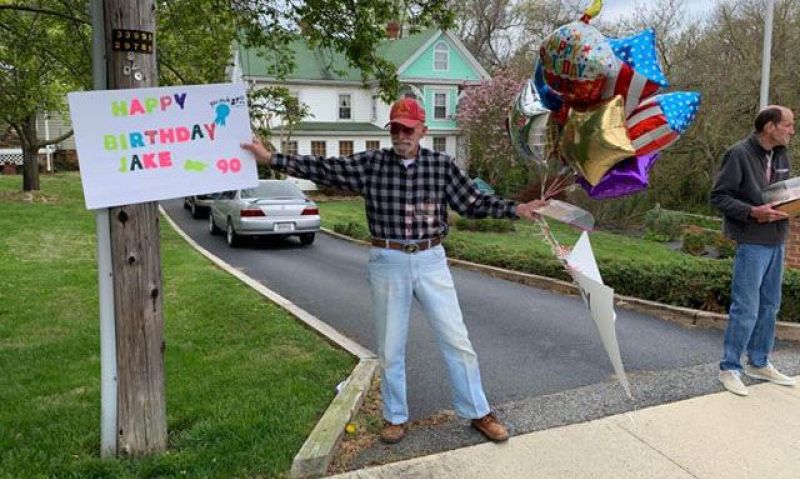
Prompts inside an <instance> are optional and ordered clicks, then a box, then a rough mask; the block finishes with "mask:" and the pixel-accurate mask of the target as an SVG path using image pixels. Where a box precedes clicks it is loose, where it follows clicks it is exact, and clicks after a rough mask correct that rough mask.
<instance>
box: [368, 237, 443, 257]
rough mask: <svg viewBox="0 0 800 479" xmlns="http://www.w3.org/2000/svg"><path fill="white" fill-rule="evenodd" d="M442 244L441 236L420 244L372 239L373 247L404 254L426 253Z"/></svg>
mask: <svg viewBox="0 0 800 479" xmlns="http://www.w3.org/2000/svg"><path fill="white" fill-rule="evenodd" d="M440 244H442V238H441V236H437V237H436V238H433V239H429V240H423V241H420V242H418V243H400V242H399V241H391V240H383V239H377V238H372V246H376V247H378V248H388V249H394V250H397V251H402V252H404V253H417V252H419V251H425V250H426V249H430V248H433V247H434V246H439V245H440Z"/></svg>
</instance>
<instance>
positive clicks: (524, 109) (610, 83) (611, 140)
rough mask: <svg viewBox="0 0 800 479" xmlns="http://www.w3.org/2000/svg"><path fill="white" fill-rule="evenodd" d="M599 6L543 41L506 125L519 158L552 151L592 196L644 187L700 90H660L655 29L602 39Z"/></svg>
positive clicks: (662, 80)
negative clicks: (597, 25) (594, 20)
mask: <svg viewBox="0 0 800 479" xmlns="http://www.w3.org/2000/svg"><path fill="white" fill-rule="evenodd" d="M601 8H602V0H595V1H594V3H593V4H592V6H591V7H589V8H588V9H587V10H586V11H585V12H584V15H583V17H582V18H581V19H580V21H577V22H574V23H570V24H567V25H564V26H562V27H560V28H559V29H557V30H556V31H555V32H553V33H551V34H550V35H549V36H548V37H547V38H545V39H544V41H543V43H542V45H541V46H540V48H539V56H538V61H537V62H536V65H535V66H534V71H533V76H532V78H531V79H530V80H529V81H527V82H526V83H525V86H524V87H523V89H522V91H521V92H520V93H519V95H518V97H517V99H516V101H515V102H514V104H513V106H512V108H511V112H510V114H509V118H508V123H507V126H508V132H509V135H510V137H511V142H512V144H513V145H514V148H515V150H516V151H517V153H518V154H519V155H520V156H522V157H523V158H526V159H529V160H534V161H537V162H540V163H545V162H546V161H547V159H548V158H549V157H551V155H552V154H553V153H554V154H555V155H554V156H556V157H559V158H560V159H561V160H562V161H563V162H564V163H566V164H567V165H568V166H569V167H570V168H571V169H572V170H574V171H575V173H576V174H577V180H576V181H577V183H578V184H580V185H581V186H582V187H583V188H584V189H585V190H586V192H587V193H588V194H589V195H590V196H591V197H592V198H595V199H603V198H616V197H620V196H625V195H630V194H633V193H636V192H639V191H641V190H643V189H645V188H647V186H648V175H649V171H650V168H651V167H652V166H653V164H654V163H655V162H656V160H657V159H658V156H659V151H661V150H663V149H664V148H666V147H667V146H669V145H671V144H672V143H673V142H675V141H676V140H677V139H678V138H679V137H680V136H681V135H682V134H683V133H684V132H685V131H686V130H687V129H688V128H689V126H690V125H691V123H692V122H693V121H694V118H695V115H696V114H697V110H698V108H699V106H700V94H699V93H695V92H672V93H660V90H662V89H663V88H666V87H667V86H669V82H668V81H667V78H666V76H665V75H664V72H663V71H662V69H661V65H660V63H659V61H658V56H657V53H656V48H655V32H654V31H653V30H652V29H646V30H644V31H643V32H641V33H639V34H636V35H633V36H631V37H626V38H606V37H605V36H603V34H602V33H600V32H599V31H598V30H597V29H596V28H594V27H593V26H591V25H589V21H590V20H591V19H592V18H594V17H595V16H597V14H599V13H600V9H601ZM659 93H660V94H659Z"/></svg>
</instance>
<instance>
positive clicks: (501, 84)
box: [458, 70, 535, 194]
mask: <svg viewBox="0 0 800 479" xmlns="http://www.w3.org/2000/svg"><path fill="white" fill-rule="evenodd" d="M521 85H522V76H521V75H519V74H515V73H513V72H511V71H509V70H501V71H498V72H497V73H496V74H495V76H494V77H493V78H492V79H491V80H490V81H486V82H483V83H482V84H480V85H478V86H475V87H470V88H468V89H467V90H466V91H465V93H464V97H463V98H462V99H461V101H460V102H459V105H458V124H459V126H460V127H461V129H462V131H463V132H464V134H465V135H466V137H467V141H468V144H469V149H468V152H469V153H468V156H469V160H468V161H469V174H470V176H479V177H481V178H482V179H484V180H485V181H487V182H488V183H489V184H491V185H492V186H493V187H495V188H496V189H497V190H498V192H499V193H502V194H509V193H515V192H517V191H518V190H519V189H520V188H522V187H524V186H525V185H527V184H528V182H529V181H530V180H531V177H532V175H533V174H535V165H534V164H533V163H531V162H528V161H524V160H521V159H519V158H518V157H517V154H516V152H515V151H514V148H513V147H512V145H511V142H510V141H509V139H508V134H507V132H506V128H505V121H506V117H507V116H508V112H509V108H510V106H511V104H512V102H513V101H514V99H515V98H516V96H517V94H518V93H519V90H520V87H521Z"/></svg>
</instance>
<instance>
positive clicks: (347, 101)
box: [339, 95, 351, 120]
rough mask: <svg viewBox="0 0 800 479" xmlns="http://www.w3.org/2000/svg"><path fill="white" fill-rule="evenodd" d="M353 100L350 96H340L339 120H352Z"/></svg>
mask: <svg viewBox="0 0 800 479" xmlns="http://www.w3.org/2000/svg"><path fill="white" fill-rule="evenodd" d="M350 105H351V98H350V95H339V119H340V120H349V119H350V118H351V116H350V114H351V108H350Z"/></svg>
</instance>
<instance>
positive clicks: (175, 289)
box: [0, 174, 355, 478]
mask: <svg viewBox="0 0 800 479" xmlns="http://www.w3.org/2000/svg"><path fill="white" fill-rule="evenodd" d="M20 187H21V178H20V177H19V176H12V177H0V225H2V228H0V230H1V231H2V233H1V234H0V405H2V406H1V407H0V477H15V478H17V477H81V478H84V477H123V478H124V477H137V478H139V477H220V478H222V477H225V478H228V477H282V476H285V475H286V474H287V473H288V471H289V469H290V467H291V462H292V458H293V457H294V455H295V454H296V453H297V451H298V450H299V449H300V446H301V445H302V444H303V442H304V441H305V439H306V437H307V436H308V434H309V433H310V432H311V430H312V429H313V427H314V425H315V424H316V421H317V419H318V418H319V417H320V416H321V415H322V413H323V412H324V411H325V409H326V408H327V406H328V404H329V403H330V401H331V399H332V398H333V395H334V388H335V385H336V384H337V383H339V382H340V381H342V380H343V379H345V378H346V377H347V376H348V374H349V373H350V371H351V369H352V368H353V366H354V365H355V359H354V358H352V357H351V356H349V355H348V354H346V353H344V352H342V351H340V350H338V349H336V348H334V347H332V346H331V345H330V344H329V343H327V342H326V341H325V340H323V339H321V338H320V337H318V336H317V335H316V334H315V333H313V332H311V331H310V330H308V329H306V328H305V327H304V326H302V325H300V324H299V323H298V322H297V321H296V320H294V319H293V318H292V317H291V316H289V315H288V314H287V313H286V312H285V311H283V310H282V309H281V308H279V307H277V306H276V305H274V304H271V303H268V302H266V301H265V300H264V299H263V298H262V297H261V296H260V295H258V294H257V293H256V292H254V291H252V290H250V289H249V288H247V287H246V286H244V285H242V284H241V283H240V282H239V281H238V280H236V279H235V278H233V277H231V276H230V275H228V274H226V273H224V272H223V271H220V270H219V269H217V268H216V267H214V266H212V265H211V264H210V263H209V262H208V261H207V260H205V259H204V258H203V257H202V256H200V255H199V254H197V253H196V252H194V251H193V250H191V249H190V248H189V247H188V246H187V245H186V243H185V242H184V241H183V240H182V239H181V238H180V237H179V236H178V235H177V234H176V233H175V232H174V231H172V230H171V229H170V228H169V226H166V222H163V223H162V225H164V226H162V233H161V238H162V239H161V241H162V244H161V245H162V272H163V278H164V285H163V288H164V291H165V296H164V316H165V323H166V324H165V333H164V334H165V340H166V344H167V349H166V395H167V419H168V430H169V451H168V452H167V453H166V454H160V455H154V456H151V457H148V458H144V459H122V460H101V459H100V458H99V449H100V446H99V443H100V437H99V435H100V432H99V430H100V384H99V378H100V356H99V355H100V345H99V323H98V306H97V270H96V262H95V236H94V235H95V233H94V216H93V214H92V213H91V212H88V211H86V210H85V209H84V205H83V197H82V192H81V189H80V188H81V187H80V181H79V178H78V176H77V175H75V174H63V175H55V176H45V177H43V178H42V190H41V193H38V194H34V195H27V194H24V193H21V192H19V189H20ZM265 254H269V253H265Z"/></svg>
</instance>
